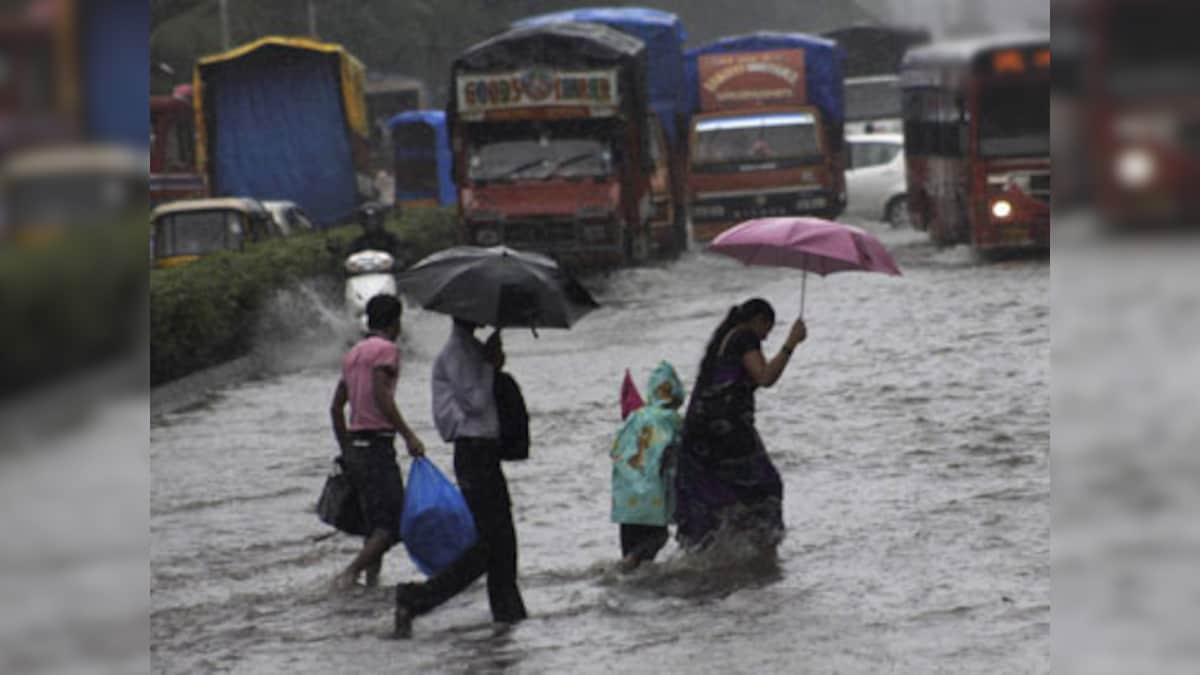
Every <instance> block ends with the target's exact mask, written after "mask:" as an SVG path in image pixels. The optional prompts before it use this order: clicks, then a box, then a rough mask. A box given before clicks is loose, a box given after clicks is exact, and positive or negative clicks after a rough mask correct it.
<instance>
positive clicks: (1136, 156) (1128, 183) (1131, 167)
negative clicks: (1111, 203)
mask: <svg viewBox="0 0 1200 675" xmlns="http://www.w3.org/2000/svg"><path fill="white" fill-rule="evenodd" d="M1113 170H1114V171H1115V172H1116V175H1117V180H1119V181H1121V184H1122V185H1124V186H1125V187H1127V188H1132V189H1135V190H1136V189H1141V188H1144V187H1146V186H1147V185H1149V184H1150V183H1151V182H1153V181H1154V177H1155V174H1156V173H1157V167H1156V166H1155V161H1154V155H1152V154H1150V151H1149V150H1146V149H1145V148H1127V149H1126V150H1124V151H1122V152H1121V153H1120V154H1119V155H1117V159H1116V163H1115V164H1114V165H1113Z"/></svg>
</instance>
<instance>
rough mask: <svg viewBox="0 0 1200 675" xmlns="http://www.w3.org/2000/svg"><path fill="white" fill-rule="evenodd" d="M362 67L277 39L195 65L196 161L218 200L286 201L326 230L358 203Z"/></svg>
mask: <svg viewBox="0 0 1200 675" xmlns="http://www.w3.org/2000/svg"><path fill="white" fill-rule="evenodd" d="M364 84H365V71H364V69H363V67H362V64H361V63H359V62H358V61H357V60H356V59H354V57H352V56H351V55H349V54H348V53H347V52H346V51H345V50H344V49H342V48H341V47H340V46H338V45H331V44H325V43H320V42H315V41H313V40H307V39H304V38H279V37H269V38H263V39H261V40H257V41H255V42H253V43H250V44H248V45H243V46H242V47H239V48H237V49H234V50H231V51H229V52H225V53H223V54H217V55H214V56H210V57H206V58H204V59H201V60H200V62H199V63H198V64H197V66H196V75H195V83H194V88H195V97H196V103H195V105H196V126H197V136H198V139H197V140H198V143H197V146H198V147H197V156H198V159H199V161H200V164H201V166H202V167H204V168H205V170H206V172H207V174H208V176H209V179H210V181H211V185H212V188H213V194H214V195H217V196H245V197H255V198H258V199H286V200H291V201H294V202H296V203H297V204H299V205H301V206H302V207H303V208H304V209H305V210H306V211H307V212H308V213H309V215H311V216H312V217H313V219H314V220H315V221H316V222H317V223H318V224H320V225H322V226H327V225H331V224H333V223H336V222H338V221H340V220H343V219H345V218H347V217H348V216H350V215H351V214H352V213H353V211H354V209H355V207H356V205H357V201H358V182H357V177H356V173H357V170H356V164H355V153H354V145H355V142H356V140H355V138H354V137H355V136H358V137H359V138H361V139H365V138H367V133H368V128H367V116H366V104H365V100H364V97H363V89H364Z"/></svg>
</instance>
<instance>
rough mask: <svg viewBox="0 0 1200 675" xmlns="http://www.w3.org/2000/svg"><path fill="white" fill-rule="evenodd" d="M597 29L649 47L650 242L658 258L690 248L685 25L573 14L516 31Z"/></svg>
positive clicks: (647, 15) (591, 12)
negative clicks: (571, 25)
mask: <svg viewBox="0 0 1200 675" xmlns="http://www.w3.org/2000/svg"><path fill="white" fill-rule="evenodd" d="M571 21H574V22H581V23H598V24H602V25H605V26H608V27H609V28H614V29H616V30H619V31H621V32H622V33H625V34H627V35H630V36H632V37H635V38H637V39H639V40H641V41H642V42H643V43H644V44H645V46H646V92H647V97H648V99H649V103H650V108H651V110H653V111H654V113H655V114H654V118H653V119H652V120H651V123H650V126H651V127H652V128H651V129H650V131H649V133H650V155H651V161H652V162H653V164H654V173H653V175H652V176H651V179H650V203H651V207H652V208H653V213H652V214H651V216H650V229H651V232H652V234H651V242H652V246H653V247H654V252H655V253H656V254H658V255H666V256H669V255H674V254H677V253H678V252H680V251H682V250H683V249H685V248H687V209H686V206H685V205H686V196H685V195H686V190H685V175H686V172H687V149H686V143H685V141H686V130H687V105H688V102H687V92H686V91H684V89H683V88H682V87H680V86H679V83H680V82H682V81H683V79H684V72H685V71H684V60H683V43H684V40H686V39H687V33H686V32H685V31H684V28H683V22H682V21H680V20H679V17H678V16H676V15H675V14H671V13H669V12H662V11H659V10H655V9H644V8H640V7H593V8H585V9H572V10H566V11H562V12H554V13H551V14H542V15H540V16H535V17H530V18H528V19H522V20H520V21H518V22H516V23H514V24H513V26H514V27H527V26H538V25H545V24H549V23H562V22H571Z"/></svg>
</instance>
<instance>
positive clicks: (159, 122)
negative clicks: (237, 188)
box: [150, 85, 208, 207]
mask: <svg viewBox="0 0 1200 675" xmlns="http://www.w3.org/2000/svg"><path fill="white" fill-rule="evenodd" d="M207 193H208V186H207V185H205V183H204V177H203V176H202V175H201V174H200V172H199V171H198V170H197V169H196V118H195V112H194V111H193V110H192V88H191V86H190V85H180V86H178V87H176V88H175V92H174V93H173V94H172V95H170V96H151V97H150V206H151V207H154V206H156V205H158V204H160V203H162V202H169V201H174V200H177V199H197V198H200V197H205V196H207Z"/></svg>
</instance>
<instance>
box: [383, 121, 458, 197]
mask: <svg viewBox="0 0 1200 675" xmlns="http://www.w3.org/2000/svg"><path fill="white" fill-rule="evenodd" d="M387 125H388V129H390V130H391V132H392V144H393V146H394V148H395V161H396V163H397V164H400V163H402V162H411V161H416V162H423V163H429V164H431V165H434V166H436V167H437V189H436V190H435V191H430V190H428V189H422V188H421V187H420V186H416V185H410V184H408V183H406V182H404V181H403V180H402V179H401V176H400V175H399V173H398V174H397V176H396V197H395V199H396V203H400V202H408V201H419V200H424V199H437V202H438V204H439V205H441V206H450V205H452V204H454V203H455V202H456V201H457V195H456V194H455V188H454V178H453V176H452V175H451V171H450V169H451V166H452V160H453V157H452V156H451V154H450V136H449V133H448V132H447V130H446V113H445V112H444V111H441V110H409V111H408V112H402V113H400V114H399V115H396V116H395V117H393V118H392V119H390V120H388V123H387ZM411 125H423V126H426V127H429V129H430V130H432V131H433V134H432V140H433V143H432V144H421V145H409V144H405V143H402V142H400V140H398V137H397V133H396V131H397V129H400V128H404V127H407V126H411Z"/></svg>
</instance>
